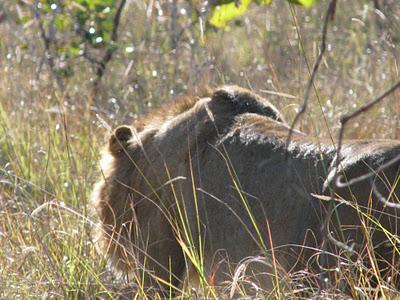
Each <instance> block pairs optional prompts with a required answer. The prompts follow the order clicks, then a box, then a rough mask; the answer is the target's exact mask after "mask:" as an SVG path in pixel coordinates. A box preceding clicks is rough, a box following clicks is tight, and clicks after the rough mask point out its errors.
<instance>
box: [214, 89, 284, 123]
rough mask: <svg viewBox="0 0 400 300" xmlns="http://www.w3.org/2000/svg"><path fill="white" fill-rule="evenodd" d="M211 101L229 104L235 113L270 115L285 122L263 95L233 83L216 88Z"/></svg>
mask: <svg viewBox="0 0 400 300" xmlns="http://www.w3.org/2000/svg"><path fill="white" fill-rule="evenodd" d="M211 98H212V100H213V101H218V102H219V103H225V104H227V103H228V104H230V105H231V107H232V111H233V113H234V114H235V115H239V114H244V113H253V114H258V115H262V116H266V117H270V118H272V119H274V120H276V121H279V122H282V123H286V122H285V120H284V118H283V117H282V115H281V113H280V112H279V111H278V109H277V108H276V107H275V106H273V105H272V104H271V103H270V102H269V101H268V100H266V99H264V98H263V97H261V96H259V95H257V94H255V93H253V92H251V91H249V90H246V89H243V88H241V87H238V86H235V85H227V86H223V87H220V88H218V89H216V90H215V91H214V93H213V95H212V97H211Z"/></svg>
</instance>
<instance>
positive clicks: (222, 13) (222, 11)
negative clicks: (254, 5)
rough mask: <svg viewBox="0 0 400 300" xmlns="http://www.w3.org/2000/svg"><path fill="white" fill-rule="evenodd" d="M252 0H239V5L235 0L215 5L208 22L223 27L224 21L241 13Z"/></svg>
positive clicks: (226, 21)
mask: <svg viewBox="0 0 400 300" xmlns="http://www.w3.org/2000/svg"><path fill="white" fill-rule="evenodd" d="M251 1H252V0H241V1H240V3H239V6H237V4H238V3H237V2H235V1H231V2H229V3H225V4H221V5H217V6H216V7H214V8H213V10H212V14H211V18H210V20H209V23H210V24H211V25H213V26H215V27H217V28H225V27H226V23H228V22H229V21H231V20H233V19H235V18H237V17H240V16H241V15H243V14H244V13H245V12H246V10H247V8H248V6H249V4H250V3H251Z"/></svg>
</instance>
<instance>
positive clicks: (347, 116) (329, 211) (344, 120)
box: [320, 80, 400, 285]
mask: <svg viewBox="0 0 400 300" xmlns="http://www.w3.org/2000/svg"><path fill="white" fill-rule="evenodd" d="M399 87H400V80H399V81H397V82H396V83H395V84H394V85H392V87H390V88H389V89H388V90H387V91H385V92H384V93H383V94H382V95H380V96H378V97H377V98H375V99H374V100H372V101H371V102H369V103H367V104H365V105H364V106H362V107H360V108H359V109H357V110H356V111H354V112H352V113H348V114H345V115H343V116H342V117H341V118H340V121H339V122H340V129H339V134H338V143H337V145H338V146H337V149H336V165H335V173H334V176H333V179H332V182H333V184H332V185H331V186H329V188H330V200H329V204H328V209H327V214H326V216H325V220H324V222H323V225H322V228H321V231H322V244H321V250H322V252H323V253H326V248H327V242H328V240H329V241H331V242H332V243H333V244H334V245H336V246H338V247H340V248H342V249H344V250H347V249H346V248H347V247H344V246H343V243H342V242H340V241H338V240H336V239H335V238H334V237H333V236H332V235H331V234H330V233H329V222H330V219H331V216H332V214H333V211H334V209H335V207H334V202H335V201H334V200H335V194H336V190H337V188H339V187H340V186H338V185H337V184H336V183H337V181H338V179H339V167H340V159H341V157H340V153H341V150H342V145H343V135H344V130H345V127H346V124H347V122H348V121H350V120H351V119H353V118H355V117H357V116H358V115H360V114H362V113H364V112H366V111H368V110H370V109H371V108H372V107H373V106H375V105H376V104H378V103H379V102H381V101H382V100H383V99H385V98H386V97H387V96H389V95H390V94H391V93H393V92H394V91H395V90H396V89H398V88H399ZM398 159H399V158H398V157H395V158H394V159H392V160H390V161H389V162H387V163H386V164H384V165H382V166H381V167H380V168H378V169H377V170H379V171H382V170H383V169H385V168H387V167H389V166H391V165H393V164H394V163H396V162H397V161H398ZM377 170H375V173H376V171H377ZM367 175H368V174H367ZM368 177H370V176H366V175H361V176H360V177H358V178H354V179H353V182H352V183H351V184H353V183H355V182H358V181H360V180H363V179H365V178H368ZM372 188H373V192H374V194H375V195H377V196H378V199H379V201H381V202H384V203H386V204H387V203H388V202H387V200H386V199H385V198H384V197H383V196H382V195H380V194H379V192H378V191H377V189H376V187H375V185H373V186H372ZM379 196H382V198H380V197H379ZM391 207H393V206H391ZM323 257H324V255H323V256H322V258H323ZM321 274H322V273H321ZM323 282H324V281H323V278H322V277H321V282H320V284H321V285H322V283H323Z"/></svg>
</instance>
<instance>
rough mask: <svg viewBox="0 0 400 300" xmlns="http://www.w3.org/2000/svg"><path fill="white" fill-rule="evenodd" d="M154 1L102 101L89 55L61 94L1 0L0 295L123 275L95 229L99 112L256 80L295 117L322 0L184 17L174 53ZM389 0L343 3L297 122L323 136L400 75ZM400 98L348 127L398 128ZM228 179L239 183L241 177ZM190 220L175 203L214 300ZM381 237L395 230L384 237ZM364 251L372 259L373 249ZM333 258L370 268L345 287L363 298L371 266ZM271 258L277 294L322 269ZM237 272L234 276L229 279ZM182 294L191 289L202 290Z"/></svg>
mask: <svg viewBox="0 0 400 300" xmlns="http://www.w3.org/2000/svg"><path fill="white" fill-rule="evenodd" d="M156 2H157V4H159V5H158V6H155V8H154V9H155V10H158V11H157V12H155V13H153V14H151V15H150V16H149V15H146V12H148V9H149V7H148V6H147V5H148V3H147V2H145V1H136V2H135V1H131V2H129V5H128V6H127V7H126V10H125V12H124V16H123V20H122V24H121V28H120V36H121V40H120V43H121V47H120V48H119V49H118V51H117V52H116V55H115V57H114V59H113V61H112V62H111V63H110V65H109V67H108V69H107V72H106V75H105V77H104V78H103V81H102V87H101V93H100V95H99V97H98V98H96V99H93V98H91V93H90V78H91V77H93V72H92V70H91V65H90V63H88V62H87V61H85V60H84V59H83V58H82V59H80V60H77V61H76V62H75V66H74V68H75V73H74V74H73V76H72V77H69V78H64V80H65V83H66V93H65V94H62V93H61V92H60V91H59V90H58V89H57V88H56V87H55V85H54V83H53V79H52V77H51V75H50V74H51V73H50V72H48V70H47V69H46V68H47V67H46V65H45V64H44V65H40V61H41V60H42V58H43V46H42V44H41V41H40V39H39V38H38V35H37V28H36V27H35V26H36V25H35V24H34V23H31V24H28V25H26V26H22V25H20V24H18V20H19V19H20V18H22V17H23V16H21V15H20V14H21V13H23V10H21V8H20V7H19V6H18V5H19V4H18V3H16V2H15V1H11V0H6V1H5V2H4V10H5V11H6V13H7V18H6V20H5V21H4V22H2V23H0V245H1V247H0V283H1V284H0V286H1V287H0V297H1V298H3V299H13V298H21V299H32V298H66V299H82V298H91V299H93V298H96V297H98V298H113V297H116V296H117V290H118V289H119V287H120V286H121V285H123V282H124V278H120V277H116V276H115V275H113V273H112V272H111V271H110V268H109V267H108V266H107V264H106V262H105V261H104V259H103V257H102V256H101V255H99V254H98V253H97V251H96V240H95V236H94V234H93V228H95V227H96V226H97V225H96V222H97V221H96V218H95V214H94V212H93V208H92V204H91V203H90V201H89V194H90V192H91V189H92V187H93V184H94V182H95V181H96V180H97V179H98V178H99V176H100V172H99V151H100V149H101V147H102V145H103V144H104V141H105V139H104V137H105V136H106V135H107V133H108V131H107V129H106V128H105V126H104V123H107V124H109V126H111V127H114V126H115V125H116V124H121V123H124V122H131V121H132V119H134V118H135V117H137V116H138V115H140V114H142V113H143V112H147V111H149V110H150V109H151V107H153V106H157V105H159V104H161V103H163V102H165V101H171V99H174V98H176V97H178V96H179V95H182V94H185V93H196V92H197V90H198V89H199V88H200V87H201V86H204V85H211V86H216V85H219V84H223V83H235V84H239V85H242V86H245V87H249V88H252V89H253V90H255V91H256V92H259V93H261V94H264V95H265V96H266V97H267V98H268V99H270V100H271V101H272V102H273V103H274V104H276V105H277V106H278V107H279V108H280V109H281V110H282V111H283V113H284V114H285V116H286V118H287V119H289V120H290V119H292V118H293V117H294V115H295V113H296V108H297V106H298V104H299V103H300V100H301V99H302V95H303V92H304V87H305V86H306V82H307V79H308V75H309V67H310V66H311V65H312V62H313V61H314V60H315V58H316V56H317V54H318V44H319V38H320V36H319V33H320V27H321V24H322V16H323V13H324V10H325V4H324V1H320V3H319V4H317V5H316V7H314V8H312V9H311V10H303V9H299V8H297V7H289V5H288V4H287V3H286V2H285V1H274V3H273V5H271V6H270V7H268V8H266V9H263V8H262V9H261V8H258V7H255V8H254V9H252V10H251V11H250V12H249V14H248V15H247V16H245V17H244V18H243V19H242V20H241V26H240V27H232V28H231V30H230V31H229V32H210V33H208V34H207V35H206V43H205V44H204V45H202V43H201V41H200V38H199V36H200V32H199V28H198V27H197V26H190V27H188V29H187V30H186V31H185V34H184V35H183V37H182V39H181V40H180V41H179V42H178V47H179V57H178V61H176V56H175V54H174V53H173V52H171V48H170V45H169V42H170V41H169V39H170V36H171V33H170V32H169V26H168V20H169V17H170V15H169V5H170V4H169V2H165V1H156ZM386 2H388V3H389V6H388V7H386V8H385V7H384V10H383V13H384V14H386V15H387V18H386V19H384V18H382V17H381V14H379V13H376V12H375V10H374V8H373V2H372V1H370V2H368V1H361V0H359V1H338V9H337V12H336V19H335V21H334V23H333V24H332V27H331V30H330V33H329V37H328V43H329V44H328V51H327V54H326V56H325V59H324V62H323V65H322V66H321V70H320V72H319V73H318V76H317V80H316V83H315V93H314V94H313V96H312V99H311V105H310V107H309V110H308V112H307V115H306V116H305V117H304V118H303V119H302V120H301V123H300V128H301V129H302V130H304V131H307V132H310V133H311V134H312V135H314V136H316V137H319V138H326V137H329V135H330V134H333V136H335V135H334V134H335V133H336V130H337V120H338V118H339V117H340V115H341V114H343V113H344V112H348V111H351V110H353V109H355V108H356V107H358V106H359V105H361V104H362V103H365V102H366V101H368V100H370V99H371V98H373V97H374V96H375V95H377V94H380V92H381V91H383V90H384V89H385V87H387V86H389V85H390V83H391V82H393V81H394V80H395V79H397V78H399V70H398V64H399V55H400V52H399V47H400V45H399V39H400V31H399V28H400V26H399V24H400V22H399V20H398V17H397V16H398V15H399V13H400V3H398V1H386ZM179 5H180V8H185V9H186V11H188V10H189V8H190V7H189V6H188V5H187V3H186V2H183V1H181V2H179ZM21 11H22V12H21ZM161 11H162V12H161ZM183 11H184V10H181V12H182V14H181V15H179V17H178V20H177V21H178V25H179V26H181V27H184V26H186V25H187V24H188V22H189V19H190V18H188V16H187V14H186V15H185V14H183ZM266 24H267V25H266ZM128 45H133V46H134V48H135V50H134V52H132V53H128V52H127V51H125V47H126V46H128ZM399 97H400V95H399V94H395V95H393V96H391V97H388V99H387V100H386V101H385V104H384V105H382V106H380V107H378V108H376V109H375V110H373V111H371V112H368V113H367V114H364V115H362V116H361V117H359V118H358V119H357V120H356V121H355V122H353V123H352V124H351V126H350V127H349V129H348V130H347V131H346V134H347V137H349V138H378V137H379V138H397V139H399V138H400V118H399V112H400V101H398V98H399ZM396 100H397V101H396ZM324 118H325V119H326V121H324ZM106 127H107V126H106ZM228 164H229V162H228ZM232 178H233V179H234V178H235V175H234V173H232ZM234 182H235V181H234ZM235 183H236V184H237V189H238V192H240V183H239V182H235ZM193 188H194V189H195V187H193ZM194 194H195V193H194ZM176 198H179V197H178V195H177V197H176ZM242 200H243V202H244V203H246V199H245V198H243V199H242ZM182 209H183V208H182ZM249 214H250V216H251V212H249ZM364 217H365V218H366V220H368V216H364ZM370 222H375V221H374V220H370ZM367 223H368V222H367ZM367 223H366V224H367ZM185 224H186V221H185V215H184V210H182V216H181V220H180V223H179V225H177V227H178V226H179V231H178V232H180V233H182V234H184V235H186V237H185V238H183V237H182V239H181V244H182V248H183V249H184V252H185V255H186V257H187V259H188V260H190V261H191V262H192V263H193V264H194V265H195V266H196V271H197V272H198V273H199V274H200V275H202V276H203V277H202V278H201V282H202V286H203V293H204V295H206V296H207V297H210V298H216V297H217V295H216V294H215V291H213V287H212V284H211V285H210V278H205V277H204V274H203V270H202V253H201V247H200V249H198V250H199V251H198V252H196V251H194V250H193V249H194V248H193V247H192V245H187V244H185V242H184V241H187V240H192V241H193V244H196V243H200V244H201V239H202V237H201V236H190V232H188V229H187V228H186V227H185V226H186V225H185ZM377 225H378V226H379V224H377ZM254 226H255V227H256V224H254ZM365 228H368V226H365ZM366 230H367V229H366ZM199 232H200V230H199ZM256 238H257V237H256ZM388 239H389V240H391V241H395V238H394V237H392V236H390V235H389V236H388ZM272 254H273V253H272ZM369 255H371V257H370V260H371V261H372V262H373V261H374V257H373V253H369ZM272 257H273V255H272ZM249 263H251V262H250V261H247V262H246V261H245V262H243V266H244V267H246V266H247V265H248V264H249ZM272 264H273V265H274V264H275V262H274V261H272ZM372 265H373V263H372ZM341 266H342V267H343V269H340V270H338V271H337V274H338V275H337V276H338V277H341V278H342V280H344V281H347V282H350V283H352V282H353V281H354V280H355V279H354V277H353V275H354V272H353V271H354V270H353V269H354V268H356V269H357V268H359V269H358V270H357V271H358V272H359V273H360V274H365V276H360V277H358V278H359V279H358V282H353V283H354V286H358V287H361V288H358V289H355V290H353V291H352V294H353V295H354V296H357V297H363V294H364V293H366V290H367V289H368V288H370V286H369V285H370V283H369V278H370V277H371V274H369V272H370V270H365V269H364V268H363V266H362V265H356V266H352V267H351V268H346V266H347V265H346V262H343V264H342V265H341ZM244 267H243V268H244ZM274 269H275V274H274V276H275V278H276V279H277V281H276V284H275V285H276V287H277V290H276V291H274V293H275V294H273V295H274V296H277V297H278V296H280V297H282V298H285V297H297V296H298V297H301V295H304V294H305V295H313V294H315V292H316V290H312V291H310V292H308V290H307V287H306V286H305V285H303V284H302V283H300V282H301V281H300V280H298V281H296V278H299V279H301V280H303V281H304V280H306V281H309V283H310V286H314V287H316V286H317V285H318V280H319V279H318V276H317V275H316V274H313V273H312V272H310V273H307V272H306V271H304V272H303V273H293V274H291V275H290V276H291V277H290V278H288V277H287V276H288V275H287V274H286V275H285V274H284V275H282V274H279V266H277V265H274ZM375 273H376V272H375ZM375 275H376V276H378V275H377V274H375ZM235 276H236V277H235ZM238 276H239V274H232V278H233V279H235V278H238ZM378 278H379V277H378ZM284 280H286V281H288V282H290V283H291V285H290V286H291V288H292V289H291V290H289V291H288V290H287V289H286V287H283V288H282V287H281V281H284ZM363 289H364V290H363ZM185 292H186V295H187V296H188V297H192V298H193V299H196V297H197V296H196V295H197V294H196V292H192V291H190V290H188V291H185ZM381 292H384V293H385V291H381ZM307 293H308V294H307ZM327 293H328V292H327ZM329 293H330V292H329ZM335 293H337V294H335ZM335 295H336V296H340V293H339V292H338V290H334V291H332V294H326V295H324V294H323V295H320V296H321V297H324V296H326V297H328V296H332V297H333V296H335ZM266 297H267V296H266Z"/></svg>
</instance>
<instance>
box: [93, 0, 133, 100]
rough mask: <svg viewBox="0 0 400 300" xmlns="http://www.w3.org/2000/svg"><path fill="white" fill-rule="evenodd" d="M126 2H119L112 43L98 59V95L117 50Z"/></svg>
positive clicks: (96, 87)
mask: <svg viewBox="0 0 400 300" xmlns="http://www.w3.org/2000/svg"><path fill="white" fill-rule="evenodd" d="M125 4H126V0H121V1H120V2H119V5H118V7H117V10H116V12H115V15H114V19H113V28H112V32H111V36H110V43H109V45H108V47H107V50H106V53H105V54H104V56H103V58H102V59H101V60H100V61H96V64H97V67H96V70H95V73H96V79H95V80H94V82H93V93H94V95H97V92H98V88H99V84H100V81H101V79H102V78H103V75H104V73H105V71H106V67H107V64H108V63H109V62H110V60H111V58H112V56H113V54H114V52H115V50H116V48H115V43H116V42H117V40H118V27H119V24H120V20H121V14H122V10H123V9H124V6H125ZM87 57H88V56H87Z"/></svg>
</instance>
